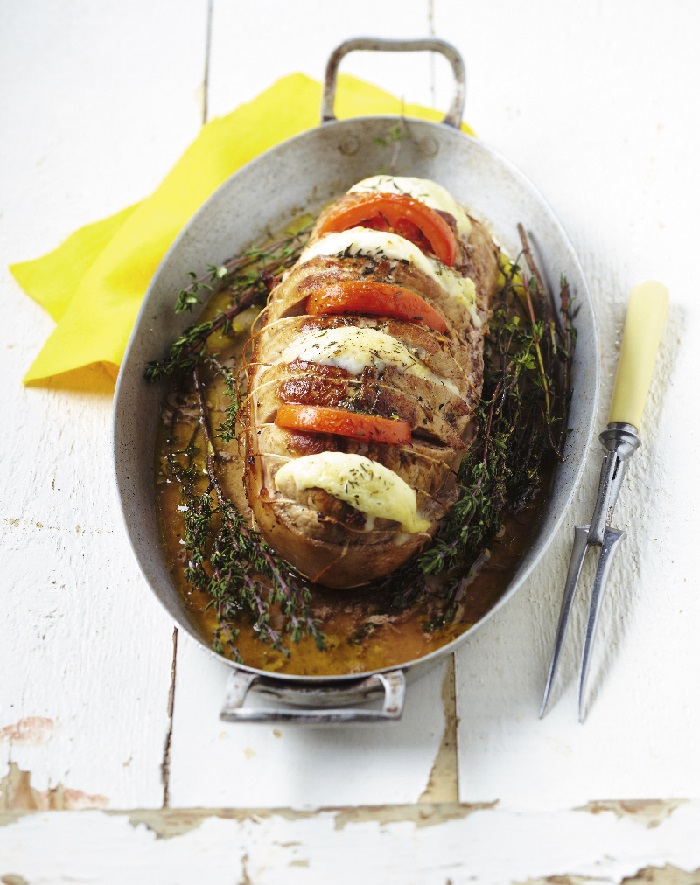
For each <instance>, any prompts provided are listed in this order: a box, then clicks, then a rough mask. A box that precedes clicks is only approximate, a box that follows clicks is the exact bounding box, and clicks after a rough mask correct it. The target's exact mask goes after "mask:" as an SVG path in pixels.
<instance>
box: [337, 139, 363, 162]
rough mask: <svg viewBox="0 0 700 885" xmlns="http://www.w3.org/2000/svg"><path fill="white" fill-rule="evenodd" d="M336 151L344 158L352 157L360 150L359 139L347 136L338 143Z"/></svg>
mask: <svg viewBox="0 0 700 885" xmlns="http://www.w3.org/2000/svg"><path fill="white" fill-rule="evenodd" d="M338 150H339V151H340V153H341V154H342V155H343V156H344V157H354V156H355V154H356V153H357V152H358V151H359V150H360V139H359V138H358V137H357V136H356V135H348V136H346V137H345V138H344V139H343V140H342V141H341V142H340V144H339V145H338Z"/></svg>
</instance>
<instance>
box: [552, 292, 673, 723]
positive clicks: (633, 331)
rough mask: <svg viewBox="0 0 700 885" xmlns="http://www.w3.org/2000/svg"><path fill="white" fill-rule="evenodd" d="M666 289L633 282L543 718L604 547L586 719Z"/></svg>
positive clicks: (589, 637)
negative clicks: (592, 559)
mask: <svg viewBox="0 0 700 885" xmlns="http://www.w3.org/2000/svg"><path fill="white" fill-rule="evenodd" d="M667 309H668V290H667V289H666V287H665V286H663V285H662V284H661V283H655V282H647V283H640V284H639V285H637V286H635V287H634V288H633V289H632V292H631V293H630V300H629V306H628V308H627V319H626V321H625V333H624V337H623V340H622V348H621V350H620V360H619V364H618V368H617V377H616V379H615V389H614V392H613V399H612V405H611V407H610V416H609V418H608V426H607V428H606V429H605V430H604V431H603V432H602V433H601V434H600V436H599V439H600V441H601V442H602V443H603V446H604V447H605V449H606V454H605V460H604V461H603V467H602V469H601V472H600V481H599V484H598V499H597V501H596V505H595V510H594V511H593V517H592V519H591V524H590V525H578V526H576V529H575V535H574V545H573V549H572V551H571V560H570V562H569V574H568V575H567V578H566V584H565V586H564V598H563V600H562V606H561V612H560V614H559V624H558V626H557V634H556V639H555V641H554V649H553V651H552V658H551V661H550V663H549V673H548V674H547V683H546V685H545V689H544V697H543V698H542V707H541V708H540V718H542V716H543V715H544V711H545V709H546V707H547V701H548V700H549V694H550V691H551V688H552V683H553V681H554V677H555V674H556V672H557V665H558V663H559V657H560V654H561V650H562V646H563V644H564V636H565V634H566V628H567V625H568V623H569V616H570V614H571V607H572V604H573V601H574V596H575V594H576V587H577V584H578V579H579V575H580V574H581V568H582V566H583V561H584V559H585V557H586V553H587V552H588V550H589V548H590V547H598V548H600V555H599V559H598V569H597V571H596V575H595V579H594V581H593V590H592V591H591V605H590V610H589V613H588V623H587V625H586V637H585V639H584V643H583V656H582V659H581V672H580V676H579V687H578V719H579V722H583V719H584V714H585V697H586V679H587V677H588V671H589V667H590V659H591V649H592V647H593V640H594V639H595V633H596V626H597V624H598V614H599V612H600V605H601V602H602V601H603V594H604V593H605V584H606V581H607V578H608V574H609V572H610V566H611V565H612V560H613V557H614V556H615V553H616V551H617V548H618V547H619V545H620V542H621V541H622V540H623V538H624V537H625V533H624V531H620V530H619V529H615V528H613V527H612V526H611V525H610V523H611V520H612V514H613V509H614V507H615V503H616V501H617V496H618V494H619V493H620V487H621V486H622V480H623V477H624V475H625V471H626V469H627V464H628V462H629V459H630V458H631V457H632V455H633V454H634V452H635V451H636V450H637V449H638V448H639V446H640V445H641V443H640V440H639V436H638V428H639V425H640V422H641V418H642V412H643V411H644V404H645V402H646V398H647V393H648V392H649V384H650V382H651V376H652V372H653V369H654V361H655V359H656V353H657V351H658V348H659V341H660V340H661V330H662V328H663V324H664V320H665V318H666V312H667Z"/></svg>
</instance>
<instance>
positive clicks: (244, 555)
mask: <svg viewBox="0 0 700 885" xmlns="http://www.w3.org/2000/svg"><path fill="white" fill-rule="evenodd" d="M192 378H193V383H194V389H195V394H196V398H197V406H198V410H199V417H198V426H199V430H200V433H201V437H202V440H203V442H204V446H205V459H204V460H205V471H206V476H207V479H208V485H207V488H206V490H205V492H204V493H203V494H200V495H193V494H191V492H192V488H191V487H190V489H189V492H190V493H189V494H188V495H186V497H187V504H186V505H185V506H186V507H187V508H188V509H187V515H186V517H185V538H184V541H185V552H186V554H187V556H188V557H189V562H188V565H187V568H186V570H185V577H186V579H187V580H188V581H189V582H190V583H191V584H192V585H193V586H195V587H197V589H199V590H202V591H204V592H205V593H207V594H209V596H210V597H211V599H212V600H213V602H214V604H215V605H216V608H217V614H218V625H217V630H216V636H215V647H216V650H218V651H220V652H223V651H224V650H228V652H229V653H230V654H231V656H232V657H233V658H234V659H235V660H237V661H242V657H241V654H240V651H239V650H238V647H237V646H236V644H235V641H236V639H237V638H238V635H239V626H238V624H239V623H240V616H241V614H242V613H245V612H248V614H249V615H251V616H252V618H253V623H254V629H255V630H256V631H257V633H258V635H259V638H260V639H261V640H262V641H263V642H264V643H265V644H267V645H270V646H271V647H272V648H273V649H275V650H276V651H280V652H283V653H284V654H289V649H288V648H287V647H286V645H285V642H284V638H285V637H284V634H285V633H288V634H289V638H290V639H291V641H292V642H299V641H300V640H301V639H302V637H303V636H309V637H310V638H311V639H313V641H314V642H315V643H316V646H317V648H318V649H319V650H323V649H324V648H325V637H324V635H323V634H322V633H321V631H320V629H319V622H318V621H317V620H316V618H314V616H313V614H312V613H311V609H310V602H311V591H310V589H309V587H308V585H307V583H306V582H305V581H304V579H303V578H302V577H301V576H300V575H299V573H298V572H297V571H296V570H295V569H294V568H292V567H291V566H290V565H288V563H286V562H285V561H284V560H283V559H281V557H279V556H278V555H277V554H276V553H275V552H274V551H273V550H272V548H271V547H270V546H269V545H268V544H267V543H266V542H265V541H264V540H263V539H262V537H261V536H260V535H259V534H258V533H257V532H254V531H253V530H252V529H250V528H249V526H248V524H247V523H246V521H245V519H244V518H243V516H242V515H241V513H239V511H238V510H237V509H236V507H235V506H234V505H233V503H232V502H231V500H230V499H229V498H228V497H227V495H226V494H225V492H224V490H223V487H222V485H221V481H220V479H219V476H218V474H217V469H216V450H215V448H214V437H213V434H212V432H211V429H210V426H209V410H208V407H207V403H206V398H205V394H204V386H203V382H202V378H201V374H200V368H199V366H195V368H194V370H193V373H192ZM274 607H277V608H278V609H279V611H280V614H281V616H282V619H283V623H284V628H283V629H281V630H276V629H273V627H272V625H271V616H272V613H273V608H274ZM226 646H227V649H225V647H226Z"/></svg>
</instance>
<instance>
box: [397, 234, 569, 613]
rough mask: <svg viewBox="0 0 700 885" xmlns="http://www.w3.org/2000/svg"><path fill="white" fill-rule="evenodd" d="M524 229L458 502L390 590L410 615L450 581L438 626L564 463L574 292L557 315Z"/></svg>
mask: <svg viewBox="0 0 700 885" xmlns="http://www.w3.org/2000/svg"><path fill="white" fill-rule="evenodd" d="M519 231H520V237H521V242H522V253H521V255H520V256H519V258H518V260H517V261H516V262H515V264H513V265H512V266H508V267H506V268H505V269H504V279H503V284H502V286H501V288H500V290H499V292H498V293H497V294H496V296H495V299H494V311H493V317H492V320H491V322H490V324H489V332H488V335H487V337H486V341H485V349H484V362H485V366H484V387H483V391H482V397H481V401H480V403H479V406H478V407H477V409H476V411H475V414H474V418H473V420H474V422H475V434H474V438H473V441H472V443H471V445H470V447H469V449H468V451H467V453H466V454H465V455H464V456H463V458H462V461H461V463H460V465H459V468H458V470H457V475H456V485H457V501H456V503H455V504H454V505H453V507H452V508H451V509H450V511H449V512H448V514H447V516H446V517H445V518H444V519H443V521H442V523H441V525H440V528H439V529H438V532H437V533H436V535H435V537H434V539H433V542H432V543H431V545H430V546H429V547H428V548H427V549H426V550H424V551H423V552H422V553H421V554H420V555H419V556H418V557H417V558H416V559H415V560H413V561H412V562H410V563H408V564H407V565H406V566H404V567H403V568H402V569H399V571H398V572H396V573H395V574H394V575H391V576H390V577H389V578H388V579H386V580H385V581H384V582H383V583H382V587H383V589H384V590H385V591H386V592H389V593H392V594H393V604H394V606H395V607H396V608H399V609H405V608H407V607H410V606H412V605H415V604H416V603H417V602H418V601H419V600H420V599H421V598H425V596H426V594H427V593H428V586H429V581H430V576H437V575H439V576H442V578H443V579H444V584H443V586H442V588H441V592H440V598H441V601H440V605H439V610H438V611H437V613H436V614H435V616H434V617H433V618H432V619H431V620H430V622H429V623H428V624H426V627H427V628H428V629H438V628H441V627H444V626H446V625H447V624H449V623H450V622H451V621H452V620H453V619H454V617H455V615H456V613H457V610H458V605H459V602H460V600H461V599H462V598H463V597H464V595H465V593H466V592H468V591H467V588H468V586H469V583H470V579H471V578H472V576H473V574H474V573H475V571H476V570H477V569H478V567H479V566H480V565H481V563H482V561H483V558H484V553H485V551H487V549H488V547H489V546H490V545H491V544H492V543H493V541H494V539H495V538H496V536H497V534H498V532H499V531H500V529H501V527H502V525H503V522H504V520H505V518H506V517H507V516H508V514H510V513H515V512H517V511H519V510H520V509H521V508H523V507H524V506H526V505H527V504H528V503H530V502H531V501H532V500H533V499H534V498H535V497H536V496H537V494H538V493H539V492H540V490H541V484H542V481H543V465H544V463H545V461H546V459H547V457H548V456H551V457H553V458H555V459H558V460H561V458H562V456H563V449H564V444H565V441H566V435H567V428H566V416H567V412H568V404H569V397H570V387H569V385H570V381H569V378H570V374H569V367H570V364H571V359H572V356H573V350H574V346H575V340H576V339H575V330H574V327H573V322H572V321H573V317H574V313H573V310H572V303H571V293H570V290H569V284H568V283H567V281H566V279H565V278H563V277H562V279H561V281H560V304H561V310H560V315H557V310H556V308H555V306H554V302H553V300H552V298H551V295H550V293H549V292H548V290H547V288H546V287H545V284H544V282H543V279H542V276H541V274H540V272H539V270H538V268H537V265H536V264H535V261H534V259H533V256H532V252H531V249H530V245H529V243H528V240H527V237H526V235H525V231H524V230H523V229H522V227H520V228H519ZM521 265H522V266H521Z"/></svg>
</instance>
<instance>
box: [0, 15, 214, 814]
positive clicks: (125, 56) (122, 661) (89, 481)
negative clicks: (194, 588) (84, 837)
mask: <svg viewBox="0 0 700 885" xmlns="http://www.w3.org/2000/svg"><path fill="white" fill-rule="evenodd" d="M171 10H172V7H171V5H170V4H169V3H166V2H160V0H155V2H151V3H148V4H145V5H144V4H142V3H140V2H135V0H127V2H124V3H120V4H119V5H118V6H114V7H107V6H105V5H104V4H97V5H95V4H74V3H70V2H57V3H52V4H46V3H42V2H32V0H29V2H27V3H22V4H4V5H3V7H2V9H1V10H0V39H1V40H2V52H0V82H2V83H3V89H2V92H1V93H0V119H2V121H3V131H4V132H5V133H6V134H7V133H11V137H5V138H3V139H2V140H1V142H0V176H1V177H2V184H1V185H0V189H1V190H2V193H3V214H2V217H0V242H2V257H3V266H2V267H1V268H0V287H1V289H2V294H3V302H4V304H5V320H4V323H5V324H4V331H3V348H2V351H1V352H0V360H1V366H2V375H3V385H2V409H3V413H4V415H5V430H4V431H3V433H2V435H1V440H0V447H1V453H0V460H1V462H2V464H3V470H2V473H1V475H0V499H1V500H2V517H1V518H2V523H1V526H2V535H3V537H2V563H3V577H2V597H3V617H2V642H0V673H2V679H1V680H0V779H3V778H5V780H6V781H7V783H6V782H5V781H3V784H4V787H3V790H2V792H3V800H2V801H3V802H4V804H5V807H7V806H8V804H9V805H10V806H11V805H12V803H13V801H16V802H17V803H19V806H18V807H22V802H24V801H28V802H30V805H31V802H32V801H36V802H39V803H40V802H41V801H43V800H41V798H39V799H36V796H40V795H43V796H44V797H45V799H46V802H49V803H53V806H52V807H60V803H61V802H62V803H63V807H85V806H86V805H87V806H90V805H93V806H95V807H104V806H109V807H131V806H133V805H141V804H143V805H144V806H146V807H158V806H159V805H160V804H161V802H162V795H163V785H162V779H161V767H160V766H161V763H162V759H163V744H164V740H165V735H166V730H167V723H168V716H167V701H168V691H169V685H170V665H171V658H172V642H171V633H172V626H171V624H170V623H169V621H168V619H167V618H166V617H165V616H164V615H163V614H162V612H161V611H160V609H159V606H158V605H157V604H156V603H155V602H154V601H153V600H152V599H151V597H150V594H149V593H148V590H147V588H146V587H145V586H144V583H143V581H142V579H141V577H140V575H139V573H138V570H137V568H136V565H135V563H134V560H133V557H132V556H131V553H130V551H129V548H128V545H127V542H126V539H125V537H124V534H123V531H122V529H121V526H120V517H119V513H118V510H117V507H116V503H115V500H114V495H113V491H112V457H111V450H110V439H109V437H110V421H111V396H109V395H108V394H106V393H103V394H99V393H86V392H83V393H80V392H72V393H66V392H62V391H61V390H60V389H55V390H36V389H34V390H24V389H23V388H22V387H21V378H22V375H23V374H24V372H25V371H26V370H27V368H28V367H29V364H30V362H31V360H32V358H33V356H34V355H35V354H36V352H37V351H38V349H39V347H40V345H41V343H42V341H43V339H44V337H45V336H46V335H47V334H48V332H49V330H50V329H51V327H52V323H51V321H50V320H49V318H48V317H47V316H46V315H44V313H43V311H41V310H40V308H38V307H37V306H36V305H35V304H33V303H32V302H30V301H29V299H28V298H27V297H26V296H25V295H24V294H22V293H21V291H20V290H19V287H18V286H17V284H16V283H15V282H14V280H12V279H11V278H10V276H9V273H8V271H7V268H6V266H5V264H6V263H7V262H8V261H10V260H21V259H25V258H31V257H34V256H36V255H38V254H41V253H42V252H43V251H45V250H47V249H50V248H53V247H54V246H56V245H57V244H58V242H60V240H61V239H62V238H63V237H65V236H67V235H68V234H69V233H70V232H71V231H72V229H73V228H74V227H76V226H78V225H81V224H85V223H87V222H88V221H90V220H92V219H96V218H99V217H101V216H103V215H106V214H109V213H111V212H113V211H116V210H117V209H120V208H122V207H123V206H125V205H127V204H128V203H130V202H133V201H134V200H136V199H138V198H140V197H142V196H145V195H146V194H147V193H148V192H149V190H150V189H151V188H153V187H154V186H155V185H156V184H157V183H158V181H159V179H160V178H161V177H162V176H163V175H164V174H165V173H166V172H167V171H168V168H169V166H170V164H171V163H172V162H173V161H174V160H175V159H176V157H177V156H178V154H179V153H180V152H181V151H182V150H183V149H184V148H185V147H186V145H187V143H188V142H189V140H191V138H192V137H193V136H194V135H195V134H196V133H197V130H198V128H199V125H200V119H201V109H200V105H199V100H198V95H197V94H196V90H197V88H198V87H199V86H200V84H201V81H202V77H203V72H204V59H205V40H204V36H205V30H206V11H207V10H206V3H205V2H203V0H187V2H185V3H181V4H179V5H178V14H177V16H173V15H172V14H171ZM166 21H167V22H168V32H167V39H166V38H164V32H163V26H164V22H166ZM13 765H14V766H16V767H15V768H13V767H12V766H13ZM20 769H22V770H23V771H25V772H26V775H23V776H22V786H21V789H20V790H19V792H18V791H17V790H15V791H14V792H13V791H12V790H10V789H9V780H8V779H10V780H11V778H12V777H13V776H15V775H13V772H17V771H19V770H20ZM32 790H33V791H34V793H32ZM32 795H35V800H32V799H31V796H32ZM11 796H14V799H12V798H11ZM22 797H24V798H22ZM27 797H29V798H27ZM57 797H60V801H59V799H57ZM56 802H59V805H58V806H57V805H56ZM25 807H26V806H25ZM37 807H41V805H39V806H37ZM47 807H48V806H47Z"/></svg>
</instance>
